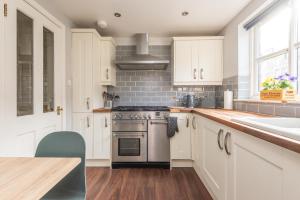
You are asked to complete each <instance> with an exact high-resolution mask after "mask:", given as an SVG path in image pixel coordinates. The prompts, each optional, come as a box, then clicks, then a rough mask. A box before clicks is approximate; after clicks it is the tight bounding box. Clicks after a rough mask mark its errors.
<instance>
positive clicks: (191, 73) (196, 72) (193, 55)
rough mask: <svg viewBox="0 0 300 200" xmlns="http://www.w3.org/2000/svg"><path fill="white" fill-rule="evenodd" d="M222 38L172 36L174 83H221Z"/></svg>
mask: <svg viewBox="0 0 300 200" xmlns="http://www.w3.org/2000/svg"><path fill="white" fill-rule="evenodd" d="M223 38H224V37H222V36H216V37H175V38H173V40H174V43H173V62H172V63H173V65H174V71H173V84H174V85H221V84H222V81H223Z"/></svg>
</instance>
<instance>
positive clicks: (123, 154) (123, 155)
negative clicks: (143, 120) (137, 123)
mask: <svg viewBox="0 0 300 200" xmlns="http://www.w3.org/2000/svg"><path fill="white" fill-rule="evenodd" d="M112 162H147V132H113V141H112Z"/></svg>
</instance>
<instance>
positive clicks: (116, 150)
mask: <svg viewBox="0 0 300 200" xmlns="http://www.w3.org/2000/svg"><path fill="white" fill-rule="evenodd" d="M112 114H113V115H112V117H113V118H112V133H113V139H112V167H113V168H118V167H164V168H169V167H170V140H169V138H168V136H167V124H168V122H167V119H166V118H167V117H169V114H170V113H169V108H168V107H160V106H159V107H157V106H154V107H153V106H151V107H149V106H142V107H141V106H125V107H116V108H113V110H112Z"/></svg>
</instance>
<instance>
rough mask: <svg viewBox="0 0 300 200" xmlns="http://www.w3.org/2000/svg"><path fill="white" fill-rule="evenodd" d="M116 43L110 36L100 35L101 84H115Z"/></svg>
mask: <svg viewBox="0 0 300 200" xmlns="http://www.w3.org/2000/svg"><path fill="white" fill-rule="evenodd" d="M115 59H116V45H115V42H114V40H113V39H112V38H111V37H101V76H100V83H101V84H102V85H113V86H115V85H116V66H115V64H114V61H115Z"/></svg>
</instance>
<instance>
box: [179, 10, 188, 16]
mask: <svg viewBox="0 0 300 200" xmlns="http://www.w3.org/2000/svg"><path fill="white" fill-rule="evenodd" d="M188 14H189V12H187V11H183V12H182V13H181V15H182V16H187V15H188Z"/></svg>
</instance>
